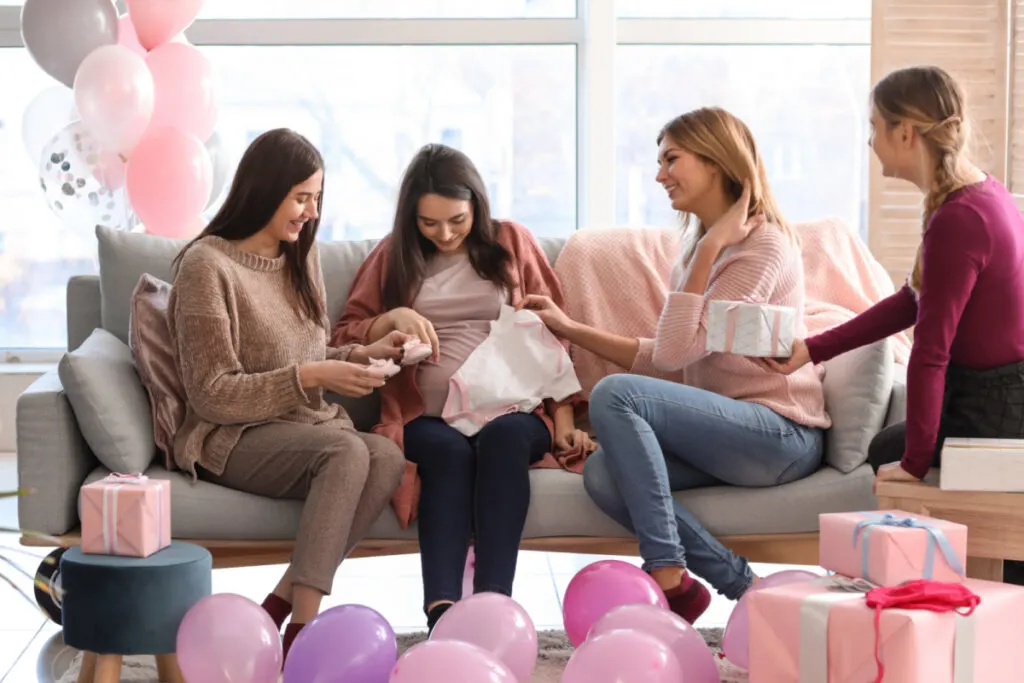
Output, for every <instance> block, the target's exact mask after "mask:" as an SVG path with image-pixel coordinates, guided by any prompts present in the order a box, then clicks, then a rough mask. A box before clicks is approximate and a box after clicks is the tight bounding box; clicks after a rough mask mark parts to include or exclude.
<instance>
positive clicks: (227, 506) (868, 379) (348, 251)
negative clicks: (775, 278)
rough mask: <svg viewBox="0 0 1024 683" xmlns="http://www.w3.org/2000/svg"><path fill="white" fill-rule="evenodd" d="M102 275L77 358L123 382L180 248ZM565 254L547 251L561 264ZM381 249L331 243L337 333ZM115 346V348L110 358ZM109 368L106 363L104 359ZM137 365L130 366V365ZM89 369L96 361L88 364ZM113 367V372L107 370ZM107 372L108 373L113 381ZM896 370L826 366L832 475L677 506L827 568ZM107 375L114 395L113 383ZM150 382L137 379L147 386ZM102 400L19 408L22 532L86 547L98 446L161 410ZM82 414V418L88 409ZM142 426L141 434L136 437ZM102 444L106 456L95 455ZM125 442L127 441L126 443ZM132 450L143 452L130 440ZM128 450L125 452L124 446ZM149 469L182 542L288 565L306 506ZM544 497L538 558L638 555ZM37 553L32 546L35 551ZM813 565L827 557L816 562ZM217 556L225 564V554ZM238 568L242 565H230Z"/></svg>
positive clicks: (557, 477)
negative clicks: (98, 416)
mask: <svg viewBox="0 0 1024 683" xmlns="http://www.w3.org/2000/svg"><path fill="white" fill-rule="evenodd" d="M97 237H98V243H99V275H98V276H80V277H74V278H72V279H71V280H70V282H69V283H68V288H67V301H68V348H69V351H70V353H71V354H72V355H75V354H77V357H78V358H81V357H82V355H83V354H84V355H85V356H88V355H89V354H90V353H95V352H94V351H90V349H93V348H99V347H96V346H95V344H91V343H87V344H86V345H85V346H84V347H83V346H82V345H83V343H85V342H86V340H87V339H89V338H90V336H94V337H95V336H97V335H102V334H103V333H99V332H97V333H95V335H94V330H97V329H102V330H105V331H106V332H109V333H110V334H109V335H103V337H104V338H105V339H108V340H109V339H111V335H112V337H113V338H116V340H118V341H112V342H106V343H113V344H116V345H118V346H119V347H123V349H122V350H115V352H111V353H107V352H106V351H104V352H103V354H106V357H101V358H98V359H94V360H97V363H99V365H97V367H99V368H101V369H103V368H107V367H109V368H110V370H109V372H110V375H109V376H110V377H111V378H113V376H114V375H115V374H117V373H119V372H121V373H123V371H124V367H123V366H124V365H125V363H129V364H130V357H126V356H125V355H124V352H125V351H127V346H124V345H125V344H126V343H127V340H128V329H129V327H128V326H129V301H130V298H131V294H132V291H133V289H134V288H135V286H136V283H137V282H138V280H139V278H140V276H141V275H142V274H143V273H150V274H151V275H153V276H155V277H158V278H161V279H164V280H167V281H170V278H171V274H170V263H171V260H172V258H173V257H174V255H175V254H176V253H177V251H178V249H179V248H180V246H181V244H182V243H181V242H180V241H175V240H168V239H164V238H158V237H152V236H148V235H142V234H134V233H121V232H114V231H109V230H106V229H102V228H100V229H98V231H97ZM563 242H564V240H554V239H549V240H541V244H542V247H543V248H544V250H545V252H546V253H547V255H548V257H549V258H550V259H551V260H552V262H554V259H555V258H556V257H557V255H558V253H559V251H560V249H561V247H562V244H563ZM373 244H374V242H372V241H360V242H344V243H323V244H322V246H321V261H322V264H323V271H324V278H325V282H326V285H327V291H328V297H329V301H328V309H329V313H330V314H331V317H332V320H333V319H337V317H338V316H339V315H340V312H341V309H342V306H343V304H344V301H345V299H346V297H347V294H348V290H349V287H350V285H351V280H352V278H353V276H354V274H355V271H356V268H357V267H358V265H359V264H360V263H361V261H362V260H363V258H365V256H366V254H367V253H368V252H369V250H370V249H371V248H372V247H373ZM101 346H102V345H101ZM103 354H99V355H100V356H103ZM126 358H127V360H126ZM85 360H89V358H86V359H85ZM104 363H107V365H104ZM104 372H106V370H104ZM899 374H900V373H899V372H898V368H897V366H895V365H894V364H893V361H892V353H891V348H890V346H889V342H888V341H883V342H880V343H878V344H876V345H874V346H871V347H866V348H864V349H860V350H858V351H856V352H853V353H851V354H847V355H846V356H844V357H841V358H840V359H835V360H833V361H830V362H829V363H828V364H826V400H827V402H828V409H829V410H830V412H831V413H832V415H833V418H834V420H835V422H836V426H835V427H834V428H833V430H832V432H831V433H830V434H829V441H828V454H827V458H828V464H826V465H825V466H823V467H822V468H821V470H820V471H818V472H817V473H815V474H814V475H812V476H810V477H808V478H807V479H804V480H802V481H798V482H794V483H791V484H787V485H785V486H779V487H776V488H769V489H743V488H735V487H729V486H720V487H713V488H705V489H699V490H693V491H686V492H680V493H678V494H677V496H678V498H679V499H680V500H681V501H684V502H685V504H686V505H687V506H688V507H689V508H690V509H691V510H693V512H694V514H696V515H697V517H698V518H700V519H701V520H702V521H703V522H704V523H705V524H706V525H707V527H708V528H709V529H710V530H711V532H712V533H714V534H715V535H716V536H718V537H720V538H723V539H725V540H726V542H727V543H729V544H730V545H732V546H733V547H734V548H737V549H738V550H740V551H742V552H746V553H747V554H748V555H750V556H751V557H752V559H755V560H762V561H780V562H794V563H796V562H804V561H809V562H813V561H814V559H815V557H816V532H817V529H818V514H819V513H822V512H833V511H851V510H861V509H873V508H874V507H875V498H874V496H873V495H872V492H871V484H872V473H871V470H870V468H869V466H868V465H866V464H865V458H866V452H867V444H868V443H869V441H870V439H871V437H872V436H873V435H874V434H875V433H877V431H878V430H879V429H881V428H882V427H883V426H884V425H886V424H889V423H891V422H893V421H897V420H900V419H902V417H903V413H904V393H903V381H902V379H901V378H900V377H899ZM102 377H103V376H102V375H101V378H100V380H98V381H100V382H101V383H102V382H104V380H103V378H102ZM136 380H137V376H136ZM93 390H94V391H98V392H99V393H95V394H94V396H98V397H101V398H102V399H103V400H104V401H105V402H110V406H111V407H110V408H109V410H110V413H109V415H108V416H107V417H106V418H104V420H102V422H103V424H101V425H91V426H90V429H88V430H86V432H87V433H88V434H90V435H95V434H97V433H98V432H97V429H101V430H103V431H102V432H101V433H99V436H93V438H91V439H90V438H87V437H86V436H85V435H84V433H83V430H82V429H80V425H79V422H78V420H77V419H76V411H75V409H74V408H73V406H72V402H71V401H69V398H68V395H67V391H66V390H65V387H64V386H62V382H61V377H60V373H59V372H58V371H57V370H54V371H51V372H48V373H47V374H45V375H43V376H41V377H40V378H39V379H38V380H37V381H36V382H35V383H34V384H32V385H31V386H30V387H29V388H28V389H27V390H26V391H25V392H24V393H23V394H22V395H21V397H20V398H19V401H18V407H17V441H18V479H19V484H20V486H21V487H23V488H28V489H34V491H35V492H34V493H33V494H32V495H27V496H24V497H22V498H21V499H20V501H19V515H20V522H21V526H22V527H23V528H25V529H31V530H34V531H39V532H44V533H47V534H51V535H56V536H66V542H67V543H69V544H70V543H75V542H76V541H77V536H76V534H77V528H78V526H79V515H78V494H79V488H80V487H81V486H82V484H84V483H86V482H89V481H93V480H96V479H99V478H102V477H104V476H105V475H106V474H107V473H108V471H109V470H108V469H106V468H105V467H104V466H103V465H102V464H101V460H105V458H104V457H102V456H103V455H104V453H100V454H99V455H100V456H101V457H97V453H94V450H102V448H105V446H101V447H97V443H96V439H97V438H99V439H102V438H106V437H110V438H118V435H117V434H116V433H115V432H117V430H119V429H121V428H122V427H124V426H125V425H124V424H123V423H124V422H125V421H126V420H127V421H132V420H134V421H136V422H138V421H139V420H143V419H144V418H142V417H140V416H142V415H148V406H146V405H139V401H140V399H139V397H140V396H141V397H142V399H141V400H142V402H143V403H145V402H146V399H145V394H144V393H141V384H140V385H139V386H137V387H125V386H123V382H119V381H113V379H111V381H110V382H109V384H104V385H103V386H99V387H93ZM345 402H346V404H347V407H348V408H349V410H350V413H351V414H352V416H353V419H354V420H355V421H356V423H357V425H358V426H359V427H360V428H362V429H368V428H370V427H371V426H372V425H373V423H374V420H375V413H376V411H377V404H376V401H375V400H374V399H372V398H370V399H363V400H359V401H351V400H348V399H346V400H345ZM79 405H81V404H79ZM134 426H139V425H134ZM90 442H92V447H91V446H90ZM122 442H123V440H122ZM129 442H130V440H129ZM122 445H123V443H122ZM137 448H138V449H140V453H139V455H140V457H143V458H144V460H145V461H146V462H152V464H151V465H150V466H149V467H148V470H147V472H146V473H147V474H148V475H149V476H150V477H155V478H160V479H169V480H171V481H172V482H173V483H172V487H171V491H172V494H171V506H172V524H173V535H174V537H175V538H179V539H192V540H195V541H198V542H201V543H203V544H205V545H207V546H208V547H210V548H211V549H219V551H220V552H219V555H220V558H221V559H220V564H221V565H239V564H256V563H261V562H274V561H280V560H282V559H283V558H284V557H286V554H287V551H288V548H289V545H290V539H293V538H294V533H295V530H296V527H297V524H298V520H299V513H300V508H301V503H300V502H297V501H284V500H272V499H268V498H263V497H260V496H255V495H251V494H247V493H241V492H238V491H233V490H229V489H225V488H222V487H219V486H216V485H214V484H210V483H206V482H198V483H193V482H192V481H191V479H190V478H189V477H188V476H184V475H183V474H182V473H180V472H169V471H167V470H166V469H165V468H164V466H163V464H162V459H157V458H154V457H153V456H154V455H155V447H154V446H153V445H152V443H150V444H148V445H147V444H144V443H139V444H137ZM531 480H532V484H533V489H532V501H531V505H530V512H529V516H528V519H527V523H526V529H525V533H524V537H525V538H524V547H536V548H547V549H551V550H573V551H579V550H586V549H593V550H594V551H595V552H613V551H623V552H628V550H629V549H630V548H631V547H634V546H631V541H630V535H629V533H628V532H626V530H624V529H623V528H621V527H620V526H618V525H617V524H616V523H614V522H612V521H611V520H610V519H609V518H607V517H606V516H605V515H604V514H602V513H601V512H600V510H598V509H597V508H596V507H595V506H594V504H593V503H592V502H591V501H590V500H589V498H588V497H587V495H586V493H585V492H584V489H583V482H582V478H581V477H580V476H579V475H575V474H571V473H567V472H562V471H555V470H536V471H533V472H531ZM415 538H416V529H415V527H411V528H409V529H405V530H403V529H401V528H400V527H399V525H398V522H397V519H396V518H395V515H394V514H393V513H392V512H391V510H390V509H388V510H386V511H385V513H384V514H383V515H382V516H381V518H380V519H379V520H378V521H377V522H376V524H375V525H374V526H373V529H372V531H371V533H370V535H369V537H368V538H367V540H366V542H365V543H364V544H363V546H362V551H361V552H362V553H364V554H374V553H387V552H413V551H415ZM25 542H31V541H30V540H29V539H26V540H25ZM812 554H814V555H815V557H812ZM215 555H217V553H215ZM229 556H230V557H229Z"/></svg>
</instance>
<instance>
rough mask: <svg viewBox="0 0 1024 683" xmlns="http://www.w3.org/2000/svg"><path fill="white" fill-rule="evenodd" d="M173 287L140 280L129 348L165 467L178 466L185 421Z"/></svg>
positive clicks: (149, 278)
mask: <svg viewBox="0 0 1024 683" xmlns="http://www.w3.org/2000/svg"><path fill="white" fill-rule="evenodd" d="M170 296H171V285H170V284H168V283H167V282H164V281H163V280H160V279H159V278H155V277H153V276H152V275H149V274H148V273H146V274H144V275H143V276H142V277H141V278H139V284H138V286H136V288H135V292H134V293H133V294H132V302H131V303H132V307H131V317H130V319H129V348H131V351H132V358H133V360H134V361H135V368H136V370H138V373H139V378H140V379H141V380H142V386H143V387H145V389H146V393H147V394H149V404H150V408H151V412H152V420H153V438H154V440H155V441H156V446H157V448H159V449H160V451H161V452H163V454H164V465H165V466H166V467H167V468H169V469H170V468H173V467H174V450H173V449H174V435H175V434H176V433H177V432H178V429H179V428H180V427H181V425H182V423H183V422H184V421H185V408H186V402H185V388H184V387H183V386H182V384H181V378H180V377H178V365H177V362H176V361H175V359H174V347H173V345H172V344H171V331H170V327H169V326H168V323H167V302H168V300H169V298H170Z"/></svg>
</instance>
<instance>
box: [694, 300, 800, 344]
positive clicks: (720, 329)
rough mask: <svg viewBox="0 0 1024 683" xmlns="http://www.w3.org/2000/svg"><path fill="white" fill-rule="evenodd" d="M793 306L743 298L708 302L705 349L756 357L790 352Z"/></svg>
mask: <svg viewBox="0 0 1024 683" xmlns="http://www.w3.org/2000/svg"><path fill="white" fill-rule="evenodd" d="M795 333H796V309H794V308H791V307H789V306H772V305H769V304H755V303H749V302H744V301H721V300H714V301H710V302H708V322H707V342H706V344H705V347H706V350H708V351H711V352H713V353H731V354H734V355H737V356H752V357H757V358H788V357H789V355H790V354H791V353H792V352H793V336H794V334H795Z"/></svg>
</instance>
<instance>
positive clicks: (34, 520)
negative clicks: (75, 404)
mask: <svg viewBox="0 0 1024 683" xmlns="http://www.w3.org/2000/svg"><path fill="white" fill-rule="evenodd" d="M16 429H17V440H18V441H17V443H18V487H19V488H21V489H31V491H32V492H31V493H28V494H26V495H23V496H21V497H19V499H18V523H19V526H20V527H21V528H22V529H29V530H31V531H38V532H42V533H46V534H50V535H53V536H59V535H61V534H64V533H67V532H68V531H71V530H72V529H74V528H75V527H77V526H78V491H79V489H80V488H81V486H82V484H83V483H84V482H85V477H86V475H87V474H88V473H89V472H91V471H92V470H93V469H95V468H96V467H97V466H98V465H99V462H98V461H97V460H96V457H95V456H94V455H93V454H92V452H91V451H90V450H89V447H88V446H87V445H86V443H85V439H84V438H82V433H81V432H80V431H79V429H78V422H77V421H76V420H75V413H74V411H73V410H72V409H71V404H70V403H68V399H67V396H66V395H65V394H64V387H63V386H61V382H60V378H59V377H58V376H57V370H56V369H53V370H50V371H49V372H47V373H46V374H44V375H42V376H40V377H39V379H37V380H36V381H35V382H33V383H32V384H31V385H29V387H28V389H26V390H25V391H24V392H23V393H22V394H21V396H19V397H18V409H17V418H16Z"/></svg>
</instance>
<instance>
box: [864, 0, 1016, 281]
mask: <svg viewBox="0 0 1024 683" xmlns="http://www.w3.org/2000/svg"><path fill="white" fill-rule="evenodd" d="M1011 3H1012V4H1013V5H1014V7H1013V8H1012V9H1014V10H1016V12H1015V14H1014V17H1015V18H1017V17H1019V16H1020V14H1021V11H1022V10H1021V7H1022V6H1024V0H874V3H873V6H872V18H871V82H872V84H874V83H877V82H878V81H879V80H881V79H882V78H883V77H884V76H885V75H886V74H887V73H889V72H890V71H893V70H895V69H899V68H902V67H906V66H915V65H926V64H930V65H935V66H939V67H941V68H943V69H945V70H947V71H948V72H949V73H950V74H951V75H952V76H953V77H954V78H956V79H957V80H958V81H959V82H960V84H961V85H962V86H963V88H964V90H965V91H966V94H967V98H968V115H969V116H970V118H971V121H972V124H973V130H974V135H973V136H972V141H971V156H972V159H973V160H974V161H975V163H977V164H979V165H980V166H981V167H982V168H984V169H985V170H987V171H988V172H989V173H992V174H993V175H994V176H996V177H997V178H999V179H1000V180H1005V179H1006V176H1007V156H1008V155H1007V142H1008V130H1009V126H1008V116H1007V106H1008V97H1007V93H1008V87H1007V83H1008V78H1009V75H1010V65H1009V61H1010V60H1009V59H1008V57H1009V50H1008V46H1009V41H1010V33H1011V28H1012V27H1013V26H1012V24H1016V23H1017V22H1011V16H1010V15H1011V11H1010V10H1011V7H1010V4H1011ZM1021 76H1022V78H1024V74H1022V75H1021ZM1021 92H1022V93H1024V90H1022V91H1021ZM1020 106H1021V111H1022V113H1024V100H1022V101H1021V103H1020ZM1022 134H1024V130H1022ZM1022 141H1024V137H1022ZM1021 154H1022V155H1024V147H1022V148H1021ZM1021 166H1022V171H1024V158H1022V163H1021ZM1020 179H1021V181H1022V182H1021V190H1022V192H1024V172H1022V174H1021V175H1020ZM921 199H922V195H921V193H920V192H919V191H918V190H917V188H916V187H914V186H913V185H911V184H910V183H909V182H907V181H903V180H893V179H889V178H883V177H882V171H881V166H880V164H879V163H878V161H877V160H876V159H875V158H874V155H871V169H870V179H869V183H868V236H869V237H868V241H869V245H870V247H871V251H872V253H874V255H875V258H877V259H878V260H879V261H880V262H881V264H882V266H883V267H884V268H885V269H886V270H887V271H888V273H889V275H890V276H891V277H892V278H893V281H894V282H895V283H897V284H902V282H903V281H904V280H905V279H906V277H907V275H908V274H909V272H910V269H911V267H912V265H913V263H914V255H915V253H916V252H917V247H918V245H919V244H920V241H921V208H922V203H921Z"/></svg>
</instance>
